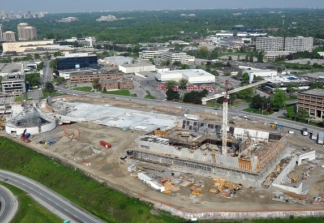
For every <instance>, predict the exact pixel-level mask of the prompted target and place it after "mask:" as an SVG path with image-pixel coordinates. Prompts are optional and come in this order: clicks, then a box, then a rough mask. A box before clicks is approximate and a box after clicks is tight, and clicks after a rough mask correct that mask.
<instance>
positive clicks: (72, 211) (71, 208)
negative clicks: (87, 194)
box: [0, 170, 103, 223]
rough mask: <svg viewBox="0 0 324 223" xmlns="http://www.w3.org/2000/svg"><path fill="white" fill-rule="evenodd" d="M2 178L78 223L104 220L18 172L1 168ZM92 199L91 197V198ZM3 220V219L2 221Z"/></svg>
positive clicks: (51, 209)
mask: <svg viewBox="0 0 324 223" xmlns="http://www.w3.org/2000/svg"><path fill="white" fill-rule="evenodd" d="M0 180H2V181H6V183H9V184H12V185H14V186H16V187H18V188H20V189H22V190H25V191H26V192H28V193H29V194H30V195H31V196H32V197H34V198H35V199H36V200H37V201H40V203H41V204H42V205H43V206H45V207H46V208H47V209H49V210H50V211H51V212H53V213H54V214H57V215H58V216H61V217H63V218H68V219H69V220H70V221H71V222H77V223H101V222H103V221H101V220H99V219H98V218H96V217H94V216H92V215H90V214H89V213H87V212H86V211H84V210H82V209H81V208H79V207H77V206H76V205H75V204H73V203H71V202H70V201H68V200H67V199H65V198H63V197H61V196H60V195H58V194H56V193H55V192H53V191H51V190H49V189H47V188H46V187H44V186H43V185H41V184H39V183H37V182H35V181H33V180H31V179H29V178H27V177H24V176H21V175H19V174H16V173H12V172H8V171H4V170H0ZM89 199H91V198H89ZM0 222H2V221H0Z"/></svg>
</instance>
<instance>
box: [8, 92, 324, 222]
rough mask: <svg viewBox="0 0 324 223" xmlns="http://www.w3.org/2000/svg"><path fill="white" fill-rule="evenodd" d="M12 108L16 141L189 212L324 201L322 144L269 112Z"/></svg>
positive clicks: (119, 106) (122, 106) (73, 100)
mask: <svg viewBox="0 0 324 223" xmlns="http://www.w3.org/2000/svg"><path fill="white" fill-rule="evenodd" d="M11 109H12V114H11V115H10V116H8V117H7V118H6V123H7V124H6V132H5V134H6V135H7V136H9V137H11V138H12V139H13V140H17V141H19V142H22V141H21V140H23V142H22V143H24V144H25V145H26V146H28V147H30V148H32V149H34V150H36V151H38V152H41V153H43V154H45V155H46V156H49V157H53V158H56V159H60V160H62V162H64V163H66V164H68V165H70V166H73V167H75V168H78V169H80V170H82V171H83V172H84V173H86V174H87V175H88V176H90V177H92V178H93V179H95V180H97V181H99V182H101V183H104V184H106V185H108V186H109V187H112V188H115V189H117V190H119V191H122V192H123V193H126V194H128V195H130V196H134V197H138V198H140V199H143V200H147V201H150V202H152V203H153V204H154V205H155V206H156V208H158V209H163V210H167V211H170V212H171V213H173V214H174V215H178V216H182V217H184V218H187V219H192V218H194V217H197V218H223V219H227V218H236V217H235V216H234V215H230V214H229V215H228V216H225V215H222V216H220V215H219V213H218V211H222V212H223V213H225V212H226V211H228V212H231V211H233V210H235V211H236V212H237V211H242V213H243V212H244V213H245V212H246V211H251V210H258V211H260V213H261V212H262V211H264V210H266V211H268V210H277V209H278V208H279V209H280V213H281V214H282V213H283V211H284V210H292V209H294V210H295V209H296V210H298V211H300V210H301V209H303V210H304V209H305V208H309V209H313V208H317V207H318V206H316V205H314V204H322V203H324V198H322V197H321V196H323V195H324V194H323V193H324V191H323V190H322V188H323V182H322V179H323V178H324V176H323V174H322V171H321V168H322V167H321V166H322V165H324V156H323V155H321V153H317V152H318V151H319V152H320V151H321V150H322V147H316V146H314V147H313V148H315V149H309V148H308V147H307V145H309V143H308V142H305V138H302V137H303V136H297V135H296V136H294V137H292V136H290V135H288V134H287V133H286V132H285V131H284V130H282V129H280V130H275V129H271V126H270V124H265V123H262V122H261V121H260V122H253V121H246V120H244V119H239V118H237V119H235V123H233V122H232V123H231V122H229V121H226V125H225V127H224V120H223V116H222V115H220V114H217V113H215V112H190V114H188V111H186V110H185V109H182V108H179V107H177V108H175V107H169V106H165V105H161V106H154V105H145V104H140V103H135V102H131V101H121V100H115V99H99V98H98V99H97V98H88V97H83V98H77V97H73V96H65V97H63V96H62V97H58V98H55V99H50V98H49V99H47V100H43V101H40V102H38V103H36V102H35V103H34V102H33V103H32V102H30V103H29V104H26V105H25V104H22V105H21V104H12V106H11ZM35 118H36V119H35ZM230 119H231V118H230V117H229V120H230ZM32 120H33V121H32ZM53 121H54V123H55V127H53V126H51V125H50V124H51V123H53ZM36 127H37V132H36ZM45 127H46V128H45ZM52 127H53V128H52ZM50 128H52V129H50ZM14 129H15V130H16V131H14ZM9 130H10V131H9ZM224 130H225V131H224ZM20 131H21V132H20ZM34 131H35V132H34ZM22 136H24V137H23V138H22ZM224 136H226V138H225V137H224ZM25 138H29V140H25ZM305 148H307V149H305ZM319 195H320V196H319ZM314 197H316V199H314ZM311 203H312V204H311ZM242 204H244V205H242ZM215 205H216V206H215ZM215 207H217V208H216V209H215ZM180 210H181V211H180ZM211 211H212V213H213V214H211ZM205 212H206V213H205ZM214 212H215V213H214ZM240 213H241V212H240ZM247 213H248V212H247ZM278 213H279V212H278ZM250 215H251V216H250V217H251V218H254V217H262V216H260V215H258V216H252V213H250ZM288 216H289V215H288ZM278 217H280V215H278ZM281 217H284V216H281ZM246 218H248V216H246Z"/></svg>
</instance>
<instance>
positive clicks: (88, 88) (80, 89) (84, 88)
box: [72, 87, 93, 92]
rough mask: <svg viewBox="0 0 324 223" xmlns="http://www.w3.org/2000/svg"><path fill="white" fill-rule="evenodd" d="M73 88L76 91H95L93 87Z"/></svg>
mask: <svg viewBox="0 0 324 223" xmlns="http://www.w3.org/2000/svg"><path fill="white" fill-rule="evenodd" d="M72 90H75V91H85V92H93V91H92V87H75V88H72Z"/></svg>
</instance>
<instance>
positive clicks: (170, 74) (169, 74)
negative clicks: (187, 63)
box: [155, 69, 215, 84]
mask: <svg viewBox="0 0 324 223" xmlns="http://www.w3.org/2000/svg"><path fill="white" fill-rule="evenodd" d="M155 79H156V80H157V81H160V82H167V81H179V80H181V79H185V80H187V81H188V83H190V84H212V83H215V76H214V75H212V74H210V73H208V72H206V71H204V70H201V69H189V70H171V71H158V72H157V73H156V75H155Z"/></svg>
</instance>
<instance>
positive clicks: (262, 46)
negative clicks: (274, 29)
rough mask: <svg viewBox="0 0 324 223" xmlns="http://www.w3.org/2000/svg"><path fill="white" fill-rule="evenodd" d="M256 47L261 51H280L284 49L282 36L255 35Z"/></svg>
mask: <svg viewBox="0 0 324 223" xmlns="http://www.w3.org/2000/svg"><path fill="white" fill-rule="evenodd" d="M256 49H257V50H263V51H266V52H267V51H281V50H283V49H284V37H273V36H269V37H257V38H256Z"/></svg>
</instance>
